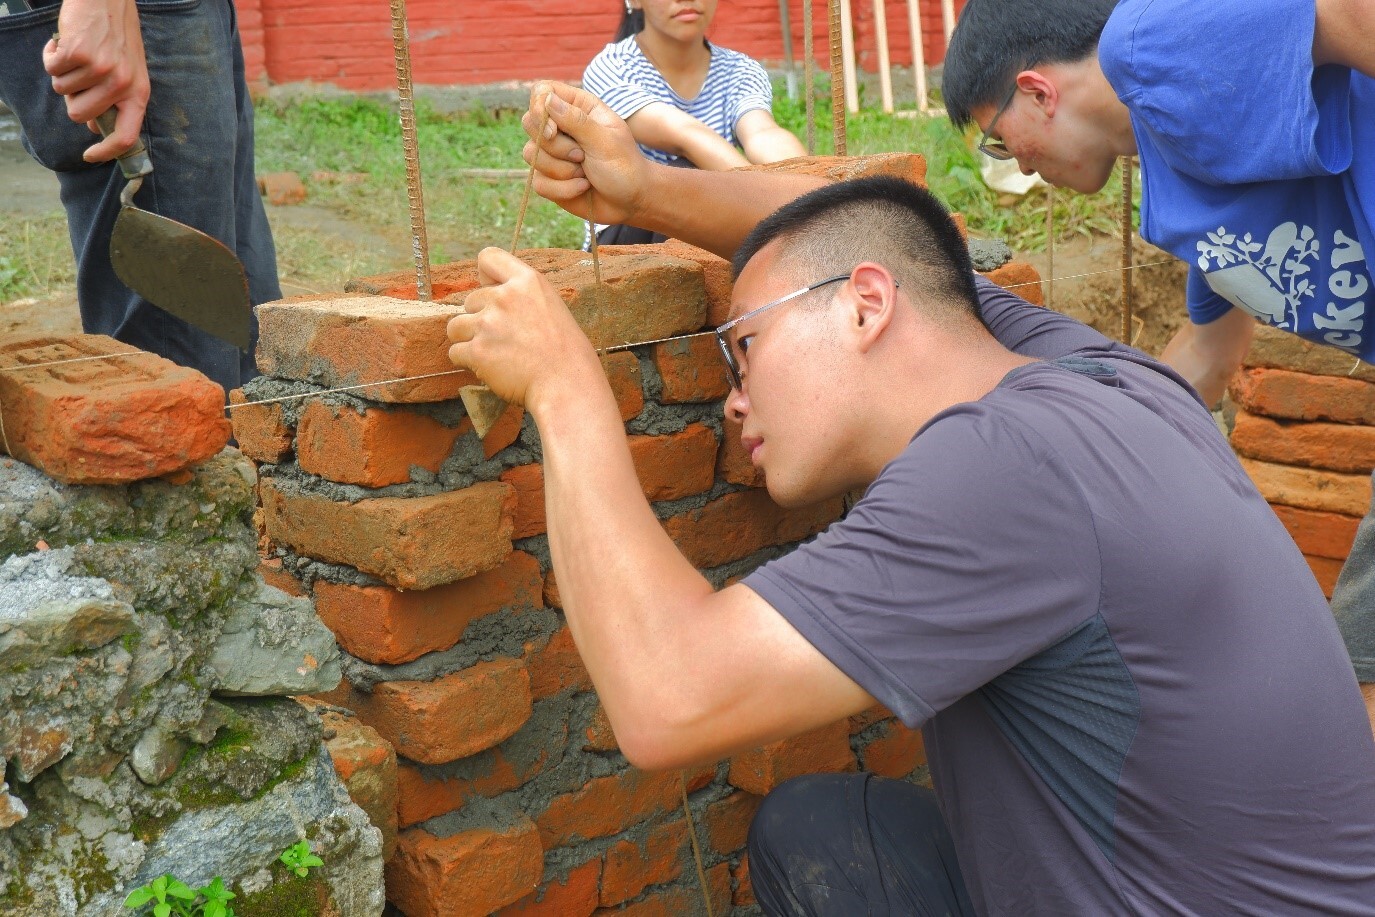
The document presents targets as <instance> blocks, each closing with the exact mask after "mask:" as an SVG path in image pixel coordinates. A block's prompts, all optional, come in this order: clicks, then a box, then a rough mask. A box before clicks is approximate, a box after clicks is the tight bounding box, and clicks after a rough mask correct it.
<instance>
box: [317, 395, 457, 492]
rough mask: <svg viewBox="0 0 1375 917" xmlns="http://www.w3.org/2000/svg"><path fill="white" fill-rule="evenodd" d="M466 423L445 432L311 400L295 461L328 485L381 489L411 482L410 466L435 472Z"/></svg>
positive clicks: (433, 424) (411, 418) (408, 417)
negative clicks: (335, 483) (333, 483)
mask: <svg viewBox="0 0 1375 917" xmlns="http://www.w3.org/2000/svg"><path fill="white" fill-rule="evenodd" d="M469 429H471V425H470V424H462V425H460V426H457V427H446V426H444V425H443V424H442V423H440V422H439V421H437V420H434V419H433V418H430V417H426V416H425V415H423V414H414V413H412V412H410V411H389V410H386V409H385V408H367V409H366V410H364V411H363V412H362V413H359V412H358V411H356V410H354V409H353V408H351V407H340V406H338V405H333V404H327V403H325V402H323V401H318V400H312V401H311V402H310V404H308V405H307V406H306V409H305V411H303V412H302V414H301V422H300V426H299V428H298V430H297V433H296V460H297V462H299V463H300V465H301V468H303V469H304V470H306V471H308V472H310V473H311V474H316V475H319V476H320V477H322V478H325V479H326V480H329V481H338V482H339V483H341V484H358V485H359V486H362V487H385V486H387V485H388V484H404V483H405V482H407V481H409V480H410V479H411V466H412V465H418V466H419V467H421V468H425V469H427V470H429V471H438V470H439V466H440V465H442V464H444V460H445V459H446V458H448V457H449V452H450V450H452V449H453V447H454V442H455V441H456V440H457V439H458V438H459V436H461V435H462V434H463V433H464V432H465V431H467V430H469Z"/></svg>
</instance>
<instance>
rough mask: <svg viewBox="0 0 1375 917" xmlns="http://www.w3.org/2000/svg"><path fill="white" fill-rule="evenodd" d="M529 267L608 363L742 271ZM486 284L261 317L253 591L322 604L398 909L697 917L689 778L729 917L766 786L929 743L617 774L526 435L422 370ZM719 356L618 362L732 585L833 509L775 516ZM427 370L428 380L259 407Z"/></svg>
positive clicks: (696, 348) (700, 315)
mask: <svg viewBox="0 0 1375 917" xmlns="http://www.w3.org/2000/svg"><path fill="white" fill-rule="evenodd" d="M873 167H874V168H882V169H884V170H886V171H889V172H890V173H891V172H892V171H893V170H895V169H898V170H905V171H904V174H906V175H907V176H908V177H915V178H918V179H920V178H921V176H922V173H923V169H924V165H923V163H922V161H921V159H920V157H914V156H906V157H900V159H898V160H895V159H893V158H892V157H883V158H882V161H881V162H876V163H874V164H873ZM862 168H863V165H862V163H861V166H860V167H858V169H850V170H848V171H846V174H855V172H856V171H857V170H858V171H862ZM817 169H818V172H822V171H827V170H829V171H834V170H835V169H836V164H835V163H833V162H827V163H821V164H818V166H817ZM842 171H845V170H842ZM521 255H522V257H523V258H524V259H525V260H526V261H527V263H530V264H532V265H533V266H535V267H536V268H537V269H538V270H540V271H542V272H543V273H544V274H545V276H546V277H547V278H548V279H549V280H550V282H551V283H552V284H553V286H554V287H555V288H556V289H558V290H559V291H560V292H561V294H562V295H563V297H564V298H565V301H567V302H568V303H569V305H570V307H571V309H572V311H573V312H574V314H575V315H576V316H577V317H578V319H579V321H580V323H581V325H582V327H583V328H584V330H585V331H587V333H588V335H589V337H591V339H592V340H593V342H594V343H596V344H598V345H609V344H620V343H622V342H634V341H646V340H654V339H659V338H666V337H670V336H673V335H683V334H685V333H692V332H697V331H699V330H701V329H703V328H705V327H710V326H711V325H714V324H717V323H719V322H721V321H723V320H724V318H725V315H726V312H727V310H728V308H729V297H730V287H731V279H730V273H729V266H728V264H727V263H726V262H725V261H723V260H722V259H720V258H717V257H715V256H713V255H711V254H709V253H707V252H703V251H700V250H698V249H695V248H692V247H691V246H687V245H685V244H683V243H679V242H668V243H664V244H662V245H654V246H634V247H626V248H622V249H603V250H602V258H603V262H602V277H603V284H602V285H601V286H597V285H596V284H594V282H593V274H592V266H591V263H590V260H589V258H588V256H587V255H585V254H583V253H581V252H568V251H554V250H537V251H527V252H522V253H521ZM1021 270H1022V268H1019V267H1017V266H1015V265H1014V266H1012V270H1011V271H1010V272H1008V271H1005V276H1009V277H1020V271H1021ZM477 285H478V282H477V277H476V272H475V267H474V265H473V263H472V262H460V263H455V264H450V265H445V266H443V267H440V268H437V269H436V270H435V272H434V278H433V286H434V289H435V291H436V294H435V295H436V301H435V302H432V303H422V302H417V301H415V294H414V279H413V274H412V273H411V272H409V271H403V272H398V273H396V274H391V275H384V276H380V277H370V278H362V279H359V280H355V281H352V282H350V284H349V285H348V292H346V293H343V294H339V295H338V296H332V297H321V298H313V299H298V300H284V301H281V302H278V303H272V304H267V305H264V306H262V307H260V308H259V310H258V312H259V318H260V322H261V328H262V339H261V342H260V345H259V352H258V355H257V356H258V363H259V366H260V368H261V369H262V370H263V371H264V372H265V373H266V374H267V375H266V376H264V377H263V378H262V379H259V380H256V381H255V382H253V383H251V384H250V385H249V386H247V387H246V388H245V390H244V391H242V392H236V393H234V395H233V400H234V401H235V402H236V403H237V404H239V405H241V407H237V408H236V409H235V410H234V411H233V421H234V428H235V434H236V436H237V438H238V440H239V443H240V447H241V448H242V449H243V451H244V452H245V453H246V454H247V455H249V456H250V457H251V458H253V459H254V460H255V461H257V462H259V463H261V464H260V469H259V471H260V476H261V484H260V489H261V490H260V492H261V498H262V512H261V523H262V533H263V539H264V540H263V553H264V565H263V573H264V576H265V578H267V579H268V580H269V581H270V582H273V583H274V584H277V585H279V586H280V587H282V588H285V589H288V590H290V591H294V592H296V593H301V594H309V595H311V596H312V597H313V598H314V601H315V603H316V608H317V611H318V613H319V614H320V616H321V618H322V619H323V620H324V621H325V622H326V624H327V625H328V626H329V627H330V628H331V629H332V630H333V631H334V633H335V635H336V638H337V640H338V642H339V645H340V647H341V648H342V649H343V651H344V652H345V654H346V655H345V663H344V670H345V676H346V681H345V683H344V684H343V685H342V686H341V688H340V689H338V690H336V691H334V692H332V693H330V694H328V695H326V696H323V697H321V698H319V700H320V701H321V702H323V703H326V704H328V705H330V706H331V707H333V708H334V709H336V710H346V711H350V712H351V714H352V716H351V717H344V718H343V719H339V720H334V721H332V723H333V726H332V728H335V729H336V730H337V732H338V734H339V736H340V738H339V740H338V741H335V742H334V743H332V746H331V751H333V752H334V753H335V757H336V764H337V765H338V766H339V767H340V769H341V773H343V772H344V771H347V772H348V776H347V778H346V779H349V780H350V786H351V787H352V786H354V785H355V784H357V783H359V782H360V781H359V779H358V775H359V774H360V773H364V772H365V773H364V776H365V777H366V778H367V779H366V780H363V781H361V782H363V783H368V784H370V785H371V789H369V790H368V791H367V792H366V793H360V795H365V796H366V797H367V801H366V803H364V802H363V800H361V799H360V803H361V804H364V806H365V808H368V809H369V811H370V812H372V811H375V810H377V809H378V808H379V807H385V805H386V802H385V800H387V799H388V798H389V797H388V792H389V790H387V789H386V788H384V787H380V786H379V783H380V784H385V782H386V773H387V772H388V771H387V769H388V768H390V767H394V768H395V796H394V799H395V808H396V813H395V821H396V825H397V827H398V828H399V836H398V838H397V840H396V842H395V854H394V855H393V856H392V857H391V859H390V861H389V863H388V866H387V894H388V897H389V899H390V900H391V901H392V902H393V903H394V904H395V905H396V906H397V907H398V908H399V909H400V910H401V911H403V912H404V913H406V914H407V915H410V917H439V915H459V914H487V913H493V912H495V913H501V914H521V915H533V914H550V915H560V917H585V915H590V914H594V913H601V912H603V911H610V910H617V911H618V912H619V911H622V910H623V911H624V912H626V913H632V914H695V913H702V912H704V907H703V903H702V892H701V889H700V888H699V887H698V883H697V879H696V873H695V867H694V864H693V859H692V854H691V848H690V844H689V837H688V830H689V829H688V823H687V821H686V819H685V817H684V812H683V809H682V798H681V793H682V792H683V788H682V785H680V781H681V782H682V784H685V786H686V791H687V793H688V794H689V797H690V806H691V810H692V814H693V818H694V820H695V821H696V823H697V826H698V832H699V837H700V839H701V842H702V848H703V849H702V854H703V857H704V860H705V867H706V875H707V884H708V887H709V894H710V896H711V899H712V901H713V908H714V910H715V912H716V913H717V914H727V913H731V912H732V910H733V909H734V908H743V907H746V906H748V905H750V904H751V903H752V900H753V899H752V896H751V892H750V885H749V878H748V875H749V867H748V863H747V862H746V859H747V858H746V855H745V852H744V846H745V838H746V833H747V830H748V826H749V822H750V819H751V817H752V816H753V813H754V811H755V808H756V807H757V806H758V803H759V800H760V798H761V797H762V795H763V794H765V793H767V792H768V791H769V790H771V789H772V788H773V787H775V786H777V785H778V784H779V783H780V782H781V781H783V780H786V779H788V778H789V777H792V776H795V775H799V774H804V773H814V772H818V771H850V770H855V769H857V768H868V769H871V770H874V771H876V772H878V773H881V774H886V775H889V776H893V777H905V776H910V775H912V774H913V773H914V772H918V773H920V769H921V768H923V766H924V764H925V756H924V752H923V749H922V745H921V739H920V735H919V734H918V733H915V732H913V731H911V730H909V729H906V728H905V727H903V726H902V725H901V724H899V723H898V722H896V720H894V719H893V717H892V716H891V714H889V713H888V712H887V711H886V710H882V709H876V710H873V711H869V712H868V713H866V714H864V715H862V716H857V717H853V718H851V719H849V720H846V721H842V722H839V723H835V724H832V725H831V726H828V727H826V728H823V729H819V730H816V731H815V732H813V733H810V734H808V735H804V736H800V737H797V738H794V739H790V740H787V741H783V742H778V743H774V744H772V745H769V746H766V747H763V748H758V749H754V750H751V751H748V752H745V753H742V754H739V755H737V756H735V757H734V758H732V759H730V760H728V761H722V762H717V763H714V764H708V765H704V766H701V767H696V768H691V769H689V770H687V771H685V772H683V773H681V774H679V773H645V772H642V771H639V770H637V769H635V768H633V767H631V766H629V765H628V764H627V762H626V761H625V759H624V757H623V756H621V755H620V754H619V752H618V750H617V744H616V738H615V736H614V734H613V733H612V731H611V729H610V726H609V724H608V722H607V719H606V716H605V713H604V711H603V710H602V708H601V707H600V705H599V703H598V701H597V697H596V694H595V692H594V691H593V687H592V684H591V682H590V680H589V677H588V674H587V672H586V671H585V669H584V668H583V665H582V663H581V661H580V659H579V656H578V653H577V650H576V648H575V647H574V645H573V641H572V637H571V635H570V632H569V630H568V627H567V625H566V623H565V621H564V618H563V614H562V611H561V610H560V598H559V591H558V583H557V581H556V579H555V576H554V573H553V571H552V569H551V567H550V562H549V551H548V543H547V538H546V533H545V519H544V495H543V473H542V468H541V465H540V458H541V455H540V444H539V437H538V432H537V430H536V429H535V427H534V424H533V423H532V422H531V420H530V418H528V417H526V416H525V415H524V412H523V410H522V409H521V408H520V407H519V406H514V405H513V406H510V407H509V408H508V409H507V412H506V414H505V415H504V416H503V417H502V418H501V420H500V421H499V422H498V424H497V425H496V427H495V428H494V429H493V430H492V431H491V432H490V433H489V435H488V436H487V438H486V439H485V440H481V439H479V438H478V437H477V435H476V433H475V432H474V431H473V429H472V424H471V421H470V420H469V418H468V417H467V416H466V415H465V413H464V410H463V407H462V402H461V401H460V400H458V392H459V389H460V388H461V387H462V386H463V385H467V384H470V383H471V382H472V381H473V378H472V376H471V375H470V374H467V373H451V374H448V375H430V374H437V373H444V372H447V371H449V370H451V369H452V367H451V366H450V365H449V364H448V361H447V357H446V346H445V343H446V342H445V337H444V328H445V324H446V322H447V320H448V318H449V317H450V316H452V315H453V314H456V311H457V308H456V307H457V306H460V305H461V304H462V302H463V300H464V297H466V296H467V295H468V294H469V293H470V292H471V291H472V290H473V289H475V288H476V287H477ZM1027 289H1028V290H1030V291H1033V292H1034V291H1037V290H1038V288H1037V287H1034V286H1033V287H1030V288H1027ZM719 359H720V358H719V356H718V355H717V353H716V351H715V345H714V343H713V341H712V338H711V337H710V336H700V337H685V338H682V339H679V340H672V341H668V342H664V343H657V344H647V345H643V346H638V347H634V348H632V349H630V350H628V351H621V352H617V353H613V354H608V355H606V357H605V358H604V364H603V365H604V367H605V371H606V374H607V377H608V379H609V380H610V383H611V386H612V389H613V391H614V392H615V394H616V398H617V402H618V404H619V406H620V411H621V416H622V419H623V420H624V421H625V427H626V435H627V440H628V443H629V446H630V449H631V452H632V455H633V457H634V461H635V466H636V469H637V471H638V472H639V477H640V482H641V485H642V487H643V489H644V493H645V496H646V497H647V498H648V499H649V500H650V501H651V503H652V505H653V507H654V511H655V513H656V514H657V515H658V517H659V518H660V519H661V520H662V523H663V526H664V528H665V530H666V531H667V532H668V534H669V535H670V536H671V537H672V538H673V540H674V541H675V543H676V544H678V546H679V547H680V548H681V549H682V550H683V552H684V553H685V554H686V556H687V557H688V558H690V559H691V561H692V563H693V564H694V565H695V566H697V567H698V568H699V569H701V570H702V571H703V572H704V574H705V575H706V576H707V577H708V579H710V580H711V581H712V582H714V583H716V584H718V585H720V584H724V583H726V582H729V581H732V580H734V579H736V578H738V577H740V576H742V575H743V574H745V573H746V572H748V571H749V570H751V569H753V568H754V567H755V566H757V565H758V564H759V563H761V562H763V561H765V560H767V559H769V558H772V557H775V556H778V555H780V554H781V553H784V552H786V551H787V550H788V549H790V548H791V547H792V546H793V545H795V544H796V543H798V541H799V540H801V539H804V538H806V537H809V536H810V535H812V534H813V533H815V532H818V531H820V530H821V529H822V528H824V527H825V526H826V525H827V524H829V523H830V522H831V521H832V520H834V519H835V518H836V517H837V516H838V515H839V513H840V511H841V505H840V502H839V501H831V502H828V503H825V504H823V505H820V506H816V507H812V508H809V509H805V510H791V511H789V510H784V509H782V508H780V507H778V506H777V505H775V504H774V503H773V502H772V501H771V500H770V499H769V497H768V494H767V492H766V491H765V490H764V489H763V486H762V483H763V482H762V480H761V479H760V477H759V475H758V474H757V473H756V471H755V469H754V468H753V467H752V466H751V464H750V463H749V461H748V458H747V456H746V455H745V454H744V453H743V450H742V449H741V448H740V444H739V433H740V431H739V430H738V428H734V429H733V428H732V425H731V424H729V423H728V422H725V421H724V420H723V418H722V412H721V400H722V399H723V398H724V396H725V395H726V386H725V382H724V378H723V373H722V369H721V367H720V365H719ZM415 376H428V377H427V378H423V379H409V380H408V381H405V382H388V383H387V384H380V385H371V386H370V387H368V388H365V389H360V390H356V391H352V392H347V393H334V394H327V395H319V396H314V397H306V398H302V399H299V400H289V401H277V402H274V403H270V404H250V403H248V402H253V401H259V400H262V399H266V398H281V397H284V396H291V395H310V393H313V392H320V391H321V390H323V389H326V388H336V387H340V386H350V385H362V384H370V383H380V382H386V381H387V380H393V379H397V378H400V377H415ZM359 724H361V725H359ZM383 746H390V748H391V749H392V750H394V758H391V757H389V756H388V754H387V750H386V748H385V747H383Z"/></svg>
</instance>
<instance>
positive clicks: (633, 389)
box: [602, 246, 645, 420]
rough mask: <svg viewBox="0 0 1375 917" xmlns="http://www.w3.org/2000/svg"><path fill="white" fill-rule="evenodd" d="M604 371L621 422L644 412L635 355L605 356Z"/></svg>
mask: <svg viewBox="0 0 1375 917" xmlns="http://www.w3.org/2000/svg"><path fill="white" fill-rule="evenodd" d="M627 247H630V246H627ZM602 369H603V370H605V371H606V378H607V381H608V382H610V383H611V394H613V395H615V396H616V407H617V408H618V409H619V410H620V412H621V420H629V419H630V418H632V417H634V416H635V415H637V414H639V413H640V412H641V411H642V410H644V406H645V393H644V379H643V378H642V376H641V373H640V360H639V358H638V357H636V356H635V354H633V353H630V352H628V351H619V352H617V353H608V354H603V355H602Z"/></svg>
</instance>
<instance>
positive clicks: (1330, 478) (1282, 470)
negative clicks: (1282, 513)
mask: <svg viewBox="0 0 1375 917" xmlns="http://www.w3.org/2000/svg"><path fill="white" fill-rule="evenodd" d="M1241 467H1242V468H1244V469H1245V470H1246V473H1247V474H1248V475H1250V476H1251V480H1252V481H1253V482H1255V485H1256V489H1257V490H1259V491H1260V493H1261V496H1263V497H1264V498H1265V499H1266V500H1268V501H1269V502H1270V503H1281V504H1283V505H1285V506H1293V507H1297V508H1299V509H1312V510H1317V511H1319V512H1327V513H1340V514H1343V515H1347V516H1364V515H1365V513H1366V510H1367V509H1369V507H1370V476H1369V475H1364V474H1339V473H1338V472H1335V471H1315V470H1313V469H1311V468H1294V467H1292V466H1290V465H1275V464H1271V463H1270V462H1258V461H1255V460H1254V459H1248V458H1243V459H1241Z"/></svg>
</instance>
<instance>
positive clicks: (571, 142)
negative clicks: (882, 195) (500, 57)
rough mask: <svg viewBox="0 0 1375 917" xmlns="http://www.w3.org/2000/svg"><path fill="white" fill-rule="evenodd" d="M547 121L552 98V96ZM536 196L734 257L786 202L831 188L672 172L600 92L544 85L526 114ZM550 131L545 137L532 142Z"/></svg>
mask: <svg viewBox="0 0 1375 917" xmlns="http://www.w3.org/2000/svg"><path fill="white" fill-rule="evenodd" d="M551 93H552V100H553V101H552V102H551V103H550V106H549V111H550V118H549V121H548V123H547V124H546V122H545V100H546V98H550V97H551V95H550V94H551ZM523 123H524V125H525V130H526V133H527V134H529V136H530V137H531V138H532V139H531V141H530V142H529V143H527V144H526V145H525V150H524V153H523V155H524V157H525V161H526V162H534V164H535V192H536V193H538V194H539V195H540V196H541V197H543V198H546V199H548V200H551V201H553V202H554V203H556V204H558V205H559V206H560V207H562V208H563V209H565V210H567V211H568V212H569V213H572V214H574V215H575V216H579V217H582V218H583V219H593V220H595V221H596V222H599V223H625V224H628V225H631V226H639V227H641V228H643V229H648V230H650V231H653V232H661V233H663V234H665V235H667V236H671V237H673V238H675V239H681V240H683V241H684V242H689V243H691V244H693V245H696V246H698V247H699V248H705V249H706V250H708V251H711V252H715V253H716V254H718V255H721V256H722V257H725V258H729V257H730V256H731V255H732V254H733V253H734V252H735V249H736V248H737V247H738V246H739V245H740V242H741V241H742V240H743V239H744V238H745V236H746V234H748V233H749V231H750V230H751V229H753V228H754V226H755V224H757V223H758V222H759V221H760V220H762V219H764V217H766V216H768V215H769V214H770V213H773V212H774V211H775V210H777V209H778V208H779V207H782V206H783V205H784V204H786V203H788V202H789V201H791V200H793V199H794V198H797V197H800V196H801V195H803V194H806V193H807V192H808V191H811V190H813V189H815V188H819V187H822V186H824V185H825V184H826V182H825V181H824V180H823V179H820V178H814V177H812V176H808V175H786V174H767V173H761V172H740V171H734V172H706V171H700V170H697V169H675V168H672V167H670V166H664V165H659V164H657V163H652V162H650V161H649V160H647V159H645V157H644V156H643V155H641V153H640V149H639V147H638V146H636V144H635V138H634V137H633V136H632V135H631V133H630V128H629V127H627V126H626V124H625V122H624V121H622V120H621V119H620V118H618V117H617V116H616V115H615V113H614V112H612V111H611V109H609V108H608V107H607V106H606V105H605V104H603V103H602V102H601V101H600V100H599V99H597V98H596V96H593V95H591V94H590V93H587V92H584V91H582V90H580V89H574V88H573V87H572V86H568V85H565V84H563V83H547V82H545V83H539V84H538V85H536V86H535V88H534V89H533V90H532V91H531V94H530V110H529V111H527V112H526V113H525V118H524V122H523ZM541 126H544V128H545V136H544V138H543V142H542V143H540V144H539V146H538V154H537V153H536V150H537V147H536V144H535V140H534V139H533V138H535V137H536V136H537V135H539V132H540V128H541Z"/></svg>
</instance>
